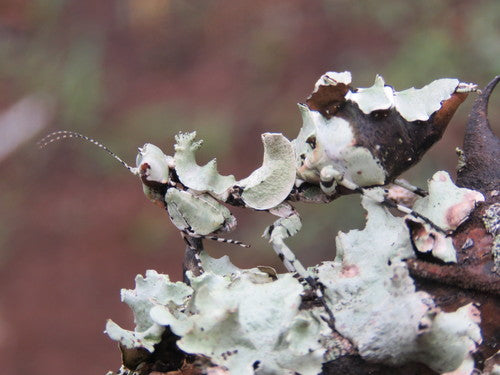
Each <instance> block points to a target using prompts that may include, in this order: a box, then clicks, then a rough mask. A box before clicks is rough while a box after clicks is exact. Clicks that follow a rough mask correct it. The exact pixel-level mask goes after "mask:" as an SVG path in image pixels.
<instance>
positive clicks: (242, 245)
mask: <svg viewBox="0 0 500 375" xmlns="http://www.w3.org/2000/svg"><path fill="white" fill-rule="evenodd" d="M200 238H207V239H209V240H212V241H217V242H224V243H231V244H234V245H240V246H241V247H250V245H247V244H245V243H243V242H241V241H236V240H232V239H230V238H222V237H217V236H200Z"/></svg>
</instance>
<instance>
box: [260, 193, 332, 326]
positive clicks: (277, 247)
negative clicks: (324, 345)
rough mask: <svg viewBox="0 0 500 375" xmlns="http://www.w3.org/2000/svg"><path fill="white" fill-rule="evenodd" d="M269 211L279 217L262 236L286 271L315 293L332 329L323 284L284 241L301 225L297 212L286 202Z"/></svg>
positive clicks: (330, 313)
mask: <svg viewBox="0 0 500 375" xmlns="http://www.w3.org/2000/svg"><path fill="white" fill-rule="evenodd" d="M269 212H270V213H272V214H273V215H276V216H279V219H278V220H276V221H275V222H274V223H273V224H272V225H271V226H269V227H267V228H266V230H265V231H264V237H266V238H268V239H269V241H270V242H271V245H272V247H273V249H274V251H275V252H276V254H277V255H278V257H279V258H280V259H281V261H282V262H283V263H284V265H285V267H286V268H287V269H288V271H290V272H292V273H294V274H297V275H298V276H299V278H300V279H301V280H302V281H304V282H305V283H306V284H308V285H309V286H310V287H311V289H312V290H313V291H314V292H315V293H316V295H317V297H318V300H319V301H320V302H321V304H322V305H323V308H324V309H325V311H326V313H327V314H328V318H326V319H325V321H326V322H327V323H328V325H329V326H330V328H331V329H332V330H334V329H335V326H334V323H335V318H334V316H333V313H332V311H331V309H330V307H329V306H328V304H327V303H326V300H325V295H324V294H323V290H322V289H323V285H321V284H320V283H318V282H317V281H316V279H315V278H314V277H313V276H312V275H311V274H310V273H309V272H308V271H307V270H306V268H305V267H304V266H303V265H302V263H301V262H300V261H299V260H298V259H297V257H296V256H295V254H294V253H293V252H292V250H290V248H289V247H288V246H287V245H286V244H285V241H284V240H285V239H286V238H288V237H291V236H293V235H294V234H295V233H297V232H298V231H299V230H300V228H301V227H302V222H301V220H300V216H299V214H298V212H297V211H295V209H294V208H293V207H292V206H291V205H290V204H289V203H286V202H283V203H281V204H279V205H278V206H276V207H275V208H272V209H270V210H269Z"/></svg>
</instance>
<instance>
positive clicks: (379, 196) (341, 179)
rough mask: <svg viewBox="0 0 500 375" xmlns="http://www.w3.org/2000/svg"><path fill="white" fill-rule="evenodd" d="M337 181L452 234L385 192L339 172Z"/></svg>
mask: <svg viewBox="0 0 500 375" xmlns="http://www.w3.org/2000/svg"><path fill="white" fill-rule="evenodd" d="M336 181H337V183H338V184H339V185H342V186H344V187H346V188H348V189H350V190H353V191H357V192H358V193H361V194H363V195H364V196H367V197H368V198H371V199H373V200H374V201H375V202H379V203H380V204H382V205H384V206H386V207H389V208H395V209H397V210H398V211H400V212H402V213H404V214H407V215H411V216H413V217H415V218H418V219H420V220H422V221H424V222H425V223H427V224H429V225H430V226H431V227H432V228H434V229H435V230H437V231H439V232H441V233H443V234H445V235H446V236H448V235H450V234H451V233H449V231H447V230H444V229H443V228H441V227H440V226H439V225H437V224H435V223H433V222H432V221H431V220H430V219H429V218H427V217H425V216H424V215H421V214H419V213H418V212H416V211H414V210H412V209H411V208H409V207H406V206H404V205H402V204H399V203H396V202H394V201H392V200H390V199H388V198H387V196H386V195H385V194H380V193H377V192H376V191H375V190H372V189H365V188H362V187H360V186H358V185H356V184H355V183H354V182H352V181H349V180H347V179H345V178H344V176H342V175H340V174H338V175H337V176H336ZM410 186H411V185H410Z"/></svg>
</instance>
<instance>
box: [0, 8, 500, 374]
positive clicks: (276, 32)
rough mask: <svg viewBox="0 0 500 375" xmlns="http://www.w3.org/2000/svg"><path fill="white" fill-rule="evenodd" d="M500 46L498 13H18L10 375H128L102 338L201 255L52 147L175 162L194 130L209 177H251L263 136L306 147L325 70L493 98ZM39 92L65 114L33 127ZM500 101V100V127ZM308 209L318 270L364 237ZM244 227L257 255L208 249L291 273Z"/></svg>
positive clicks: (1, 51)
mask: <svg viewBox="0 0 500 375" xmlns="http://www.w3.org/2000/svg"><path fill="white" fill-rule="evenodd" d="M499 30H500V2H498V1H497V0H483V1H481V0H477V1H467V0H463V1H438V0H436V1H429V0H426V1H402V0H385V1H350V0H349V1H348V0H345V1H302V0H286V1H255V0H252V1H250V0H239V1H230V0H218V1H215V0H214V1H198V0H182V1H181V0H172V1H169V0H110V1H101V0H86V1H83V0H80V1H77V0H74V1H70V0H67V1H64V0H49V1H47V0H2V1H0V116H1V117H0V155H1V157H0V174H1V176H2V177H1V178H0V364H1V365H0V368H1V369H2V373H3V374H9V375H10V374H51V375H60V374H61V375H62V374H69V373H71V374H73V375H84V374H85V375H87V374H103V373H105V371H106V370H108V369H111V368H113V369H114V368H116V367H118V366H119V352H118V350H117V348H116V344H115V343H114V342H112V341H111V340H109V339H108V338H107V337H106V336H105V335H103V333H102V331H103V329H104V324H105V320H106V318H108V317H112V318H113V319H114V320H115V321H116V322H118V323H119V324H122V325H123V326H127V325H128V326H132V324H133V323H132V321H131V314H130V312H129V309H128V308H127V307H126V306H125V305H123V304H121V303H120V299H119V291H120V288H122V287H128V288H130V287H133V280H134V277H135V275H136V274H137V273H144V271H145V270H146V269H150V268H154V269H156V270H158V271H160V272H164V273H169V274H170V275H171V276H172V278H173V279H176V280H178V279H179V278H180V277H181V262H182V257H183V251H184V245H183V242H182V240H181V238H180V236H179V235H178V233H177V232H176V231H175V230H174V227H173V225H171V224H170V222H169V220H168V217H167V215H166V213H165V212H163V211H162V210H161V209H159V208H158V207H156V206H154V205H152V204H151V203H149V202H148V201H147V200H146V198H145V197H144V196H143V194H142V188H141V185H140V182H139V181H138V180H137V178H135V177H134V176H132V175H130V174H129V173H128V172H127V171H126V170H125V169H124V168H122V167H121V166H120V165H119V164H118V163H116V162H115V161H114V160H113V159H111V158H110V157H108V156H107V155H106V154H105V153H103V152H102V151H100V150H99V149H97V148H96V147H94V146H92V145H90V144H83V143H82V142H79V141H75V140H69V141H66V142H60V143H56V144H53V145H51V146H50V147H48V148H47V149H46V150H44V151H39V150H38V149H37V146H36V144H35V142H36V140H37V139H38V138H40V137H41V136H43V135H44V134H45V133H47V132H49V131H53V130H57V129H70V130H74V131H78V132H81V133H83V134H86V135H88V136H91V137H95V138H97V139H99V140H101V141H102V142H104V143H105V144H106V145H108V146H109V147H110V148H111V149H112V150H114V151H115V152H116V153H118V154H119V155H120V156H121V157H123V158H124V159H125V160H127V161H129V162H131V163H133V161H134V160H135V154H136V150H137V147H138V146H141V145H142V144H144V143H145V142H152V143H154V144H156V145H158V146H160V147H161V148H162V149H163V150H164V151H165V152H166V153H167V154H172V152H173V143H174V135H175V134H176V133H177V132H178V131H179V130H185V131H189V130H197V131H198V134H199V137H200V138H202V139H204V140H205V144H204V146H203V148H202V150H201V151H200V159H201V160H200V161H201V162H206V161H208V160H209V159H210V158H212V157H217V159H218V162H219V170H220V171H221V173H223V174H235V176H236V177H237V178H243V177H246V176H247V175H248V174H249V173H250V172H251V171H252V170H253V169H255V168H257V167H258V166H259V165H260V163H261V158H262V147H261V141H260V134H261V133H262V132H265V131H272V132H283V133H284V134H285V135H286V136H287V137H288V138H290V139H293V138H294V137H295V136H296V135H297V134H298V131H299V128H300V126H301V119H300V116H299V112H298V110H297V107H296V103H297V102H299V101H303V100H305V98H306V97H307V96H308V95H309V93H310V92H311V90H312V88H313V85H314V83H315V81H316V80H317V79H318V78H319V76H320V75H321V74H323V73H324V72H325V71H327V70H336V71H343V70H350V71H351V72H352V73H353V85H354V86H357V87H367V86H370V85H372V83H373V80H374V78H375V74H377V73H380V74H382V75H383V77H384V78H385V79H386V82H388V83H389V84H391V85H393V86H394V87H395V88H396V89H399V90H402V89H405V88H408V87H410V86H412V85H415V86H417V87H421V86H422V85H424V84H427V83H428V82H430V81H432V80H433V79H436V78H441V77H457V78H460V79H462V80H463V81H466V82H469V81H473V82H476V83H478V84H480V85H481V86H484V85H485V83H486V82H488V81H489V80H490V79H491V78H492V77H493V76H494V75H496V74H499V73H500V34H499V33H500V32H499ZM37 93H38V94H40V93H42V94H44V95H45V97H50V98H51V100H52V103H53V107H52V108H53V111H52V113H50V108H49V107H50V106H48V107H43V106H42V108H40V106H39V105H37V104H36V103H37V102H30V101H27V102H26V101H24V102H21V103H24V106H20V107H14V108H17V109H18V112H16V113H17V117H15V116H8V115H6V114H9V113H12V112H9V111H10V110H12V109H13V106H15V105H16V103H19V101H20V100H22V99H23V98H26V97H30V95H32V94H37ZM472 100H473V95H472V98H469V99H468V100H467V102H466V103H465V104H463V105H462V107H461V108H460V110H459V112H458V113H457V114H456V115H455V117H454V119H453V120H452V122H451V123H450V125H449V128H448V130H447V132H446V133H445V135H444V139H443V141H441V142H440V143H438V144H437V146H435V147H434V148H433V149H432V150H431V151H430V152H429V153H428V154H427V155H426V157H425V158H424V160H423V161H422V162H421V163H420V164H419V165H418V166H417V167H416V168H414V169H413V170H411V171H410V172H409V173H408V174H407V175H406V178H408V179H410V180H411V181H412V182H414V183H417V184H419V185H421V186H424V185H425V180H426V179H427V178H428V177H430V176H431V174H432V173H433V171H435V170H438V169H446V170H449V171H451V172H452V173H454V168H455V165H456V156H455V152H454V149H455V147H456V146H459V145H461V142H462V138H461V137H462V132H463V128H464V125H465V121H466V116H467V112H468V110H469V109H470V107H471V104H472ZM499 102H500V95H499V94H498V93H496V94H494V97H493V98H492V102H491V103H490V121H491V123H492V125H493V126H494V127H496V129H498V126H499V124H500V118H499V117H500V110H499V109H498V103H499ZM42 103H48V102H42ZM30 106H31V107H30ZM19 108H20V109H19ZM37 111H39V112H40V114H38V113H39V112H37ZM30 114H31V115H33V114H35V117H36V118H32V117H31V118H30V116H29V115H30ZM12 122H14V123H12ZM40 123H41V124H42V125H44V128H43V129H41V130H38V132H37V133H36V134H32V133H34V132H35V131H34V130H33V129H32V127H33V126H37V125H40ZM12 128H14V129H18V130H19V129H26V130H22V131H20V133H21V134H20V136H21V138H23V139H24V141H23V142H22V143H21V144H20V145H19V147H15V148H14V147H13V143H12V142H13V141H12V140H10V138H9V137H7V136H6V135H7V134H8V133H9V134H10V133H11V130H12ZM7 129H11V130H9V131H8V130H7ZM30 134H31V135H30ZM298 209H299V211H300V212H301V214H302V217H303V219H304V228H303V230H302V231H301V232H300V233H299V234H298V235H297V236H296V237H295V238H294V239H292V240H291V241H290V244H291V246H292V248H293V249H294V251H296V253H297V255H298V256H299V257H300V258H301V259H302V260H303V261H304V263H306V264H307V265H312V264H315V263H318V262H320V261H322V260H325V259H331V258H333V255H334V244H333V238H334V235H335V234H336V233H337V231H338V230H344V231H345V230H348V229H351V228H354V227H359V226H360V225H362V218H363V212H362V211H361V208H360V207H359V197H355V196H352V197H344V198H342V199H341V200H339V201H335V202H333V203H332V204H330V205H325V206H305V205H298ZM233 212H234V213H235V214H236V216H237V217H238V219H239V227H238V230H237V231H235V232H233V233H231V234H230V235H228V237H230V238H235V239H239V240H242V241H245V242H247V243H251V244H252V247H251V248H250V249H242V248H240V247H237V246H231V245H225V244H213V243H210V244H208V243H207V244H206V247H207V249H208V251H209V252H210V253H211V254H213V255H217V256H219V255H222V254H225V253H226V254H230V255H231V259H232V260H233V261H234V262H235V263H236V264H237V265H239V266H256V265H262V264H271V265H275V266H276V267H278V268H279V269H280V270H282V269H283V268H282V266H281V265H280V264H279V261H278V260H277V259H276V256H275V255H274V253H273V251H272V250H271V248H270V246H269V245H268V244H266V242H265V241H264V240H262V239H260V234H261V233H262V231H263V230H264V228H265V226H266V225H268V224H269V223H271V222H272V221H273V217H271V216H270V215H268V214H266V213H256V212H248V213H247V212H245V211H244V210H241V209H239V210H237V209H234V210H233Z"/></svg>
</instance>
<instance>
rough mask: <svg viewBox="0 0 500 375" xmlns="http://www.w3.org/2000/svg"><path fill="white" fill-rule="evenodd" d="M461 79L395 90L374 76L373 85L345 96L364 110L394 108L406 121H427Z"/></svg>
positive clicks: (449, 95) (454, 89)
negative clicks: (419, 87)
mask: <svg viewBox="0 0 500 375" xmlns="http://www.w3.org/2000/svg"><path fill="white" fill-rule="evenodd" d="M459 85H460V81H459V80H458V79H453V78H443V79H438V80H436V81H433V82H431V83H429V84H428V85H427V86H424V87H422V88H421V89H415V88H413V87H412V88H410V89H407V90H404V91H400V92H398V91H395V90H394V89H393V88H392V87H391V86H386V85H385V82H384V79H383V78H382V77H381V76H379V75H377V77H376V78H375V83H374V84H373V86H371V87H368V88H359V89H357V90H356V91H354V92H353V91H349V92H348V93H347V94H346V95H345V98H346V99H347V100H350V101H353V102H355V103H357V104H358V106H359V109H361V111H363V113H366V114H369V113H371V112H374V111H378V110H386V109H389V108H395V109H396V111H398V112H399V114H400V115H401V116H402V117H403V118H404V119H406V120H407V121H417V120H419V121H427V120H428V119H429V118H430V116H431V115H432V114H433V113H434V112H436V111H437V110H439V109H440V108H441V103H442V102H443V101H444V100H447V99H449V98H450V97H451V95H452V94H453V93H455V91H456V90H457V88H459Z"/></svg>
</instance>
